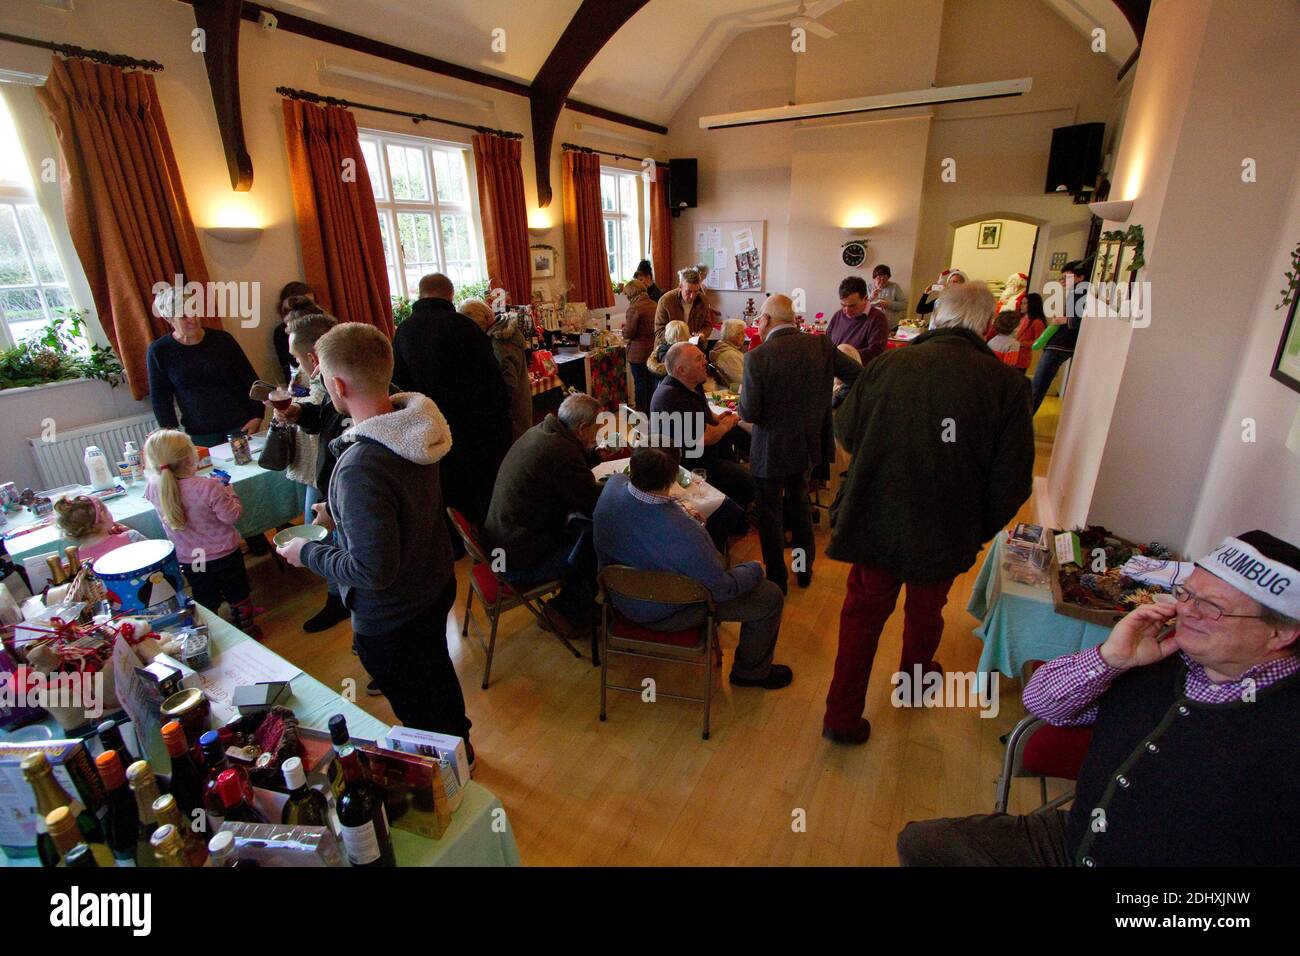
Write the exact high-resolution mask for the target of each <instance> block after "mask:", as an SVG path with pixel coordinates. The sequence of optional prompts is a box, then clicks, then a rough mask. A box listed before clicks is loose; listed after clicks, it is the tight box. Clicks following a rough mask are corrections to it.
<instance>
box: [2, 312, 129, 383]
mask: <svg viewBox="0 0 1300 956" xmlns="http://www.w3.org/2000/svg"><path fill="white" fill-rule="evenodd" d="M84 330H85V318H84V315H83V314H82V313H81V312H77V311H73V310H66V311H60V312H59V313H58V314H57V315H56V316H55V317H54V318H53V319H51V320H50V321H49V322H48V323H46V325H45V326H44V327H43V328H42V329H41V330H40V331H39V332H37V333H36V334H35V335H33V336H30V337H29V338H26V339H24V340H23V341H22V342H20V343H18V344H17V345H15V346H13V347H12V348H9V349H6V350H5V351H4V352H0V391H3V390H5V389H11V388H30V387H32V386H37V385H49V384H52V383H54V382H68V381H73V380H75V379H79V378H87V379H96V380H98V381H101V382H107V383H108V384H109V386H111V387H116V386H117V384H118V383H119V382H121V381H122V375H123V369H122V363H121V362H119V361H118V358H117V355H116V354H114V352H113V350H112V349H111V348H109V347H108V346H106V345H89V346H87V345H86V340H85V338H84V336H83V333H84Z"/></svg>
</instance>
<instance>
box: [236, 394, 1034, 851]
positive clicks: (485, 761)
mask: <svg viewBox="0 0 1300 956" xmlns="http://www.w3.org/2000/svg"><path fill="white" fill-rule="evenodd" d="M1058 413H1059V401H1058V400H1057V399H1054V398H1049V399H1048V400H1047V401H1046V402H1045V403H1044V406H1043V408H1042V410H1041V411H1040V414H1039V416H1038V420H1037V427H1038V430H1039V432H1040V435H1039V443H1038V456H1037V459H1038V460H1037V462H1036V465H1035V473H1036V474H1042V473H1044V472H1045V470H1046V468H1047V463H1048V460H1049V457H1050V443H1051V437H1052V435H1053V434H1054V432H1055V425H1056V418H1057V415H1058ZM827 500H829V498H828V499H827ZM1031 504H1032V502H1030V503H1027V504H1026V505H1025V507H1024V508H1023V509H1022V513H1021V515H1020V519H1021V520H1029V518H1030V516H1031V514H1032V510H1031ZM817 538H818V549H819V551H821V550H823V549H824V547H825V543H826V531H825V523H824V519H823V523H822V525H821V526H820V527H819V529H818V531H817ZM733 558H734V559H735V560H749V559H757V558H759V549H758V541H757V537H756V536H755V535H750V537H749V538H747V539H745V540H744V541H743V542H741V543H740V544H739V545H738V546H735V547H733ZM467 564H468V560H467V559H462V561H461V562H460V564H459V565H458V568H457V572H458V595H459V598H458V600H457V604H456V608H455V611H454V613H453V620H452V621H450V622H449V624H448V641H449V644H450V647H451V652H452V657H453V659H454V660H455V662H456V668H457V671H458V672H459V673H460V675H461V685H462V686H463V687H464V690H465V698H466V702H467V705H468V710H469V715H470V718H471V720H473V722H474V729H473V740H474V747H475V750H476V751H477V753H478V768H477V771H476V773H475V779H476V780H478V781H479V782H480V783H481V784H483V785H484V786H486V787H488V788H489V789H490V790H492V791H493V792H494V793H496V794H497V796H499V797H500V798H501V800H502V802H503V803H504V804H505V807H506V810H507V812H508V813H509V815H510V819H511V823H512V825H513V827H514V831H515V836H516V838H517V840H518V842H519V851H520V855H521V856H522V858H523V861H524V863H525V864H530V865H596V866H604V865H633V866H645V865H790V864H794V865H871V866H893V865H895V864H896V862H897V857H896V853H895V840H896V838H897V835H898V831H899V829H900V828H901V827H902V826H903V825H904V824H905V823H906V822H907V821H909V820H913V819H923V818H927V817H932V816H952V815H958V814H968V813H977V812H986V811H989V810H991V809H992V806H993V797H994V782H995V780H996V778H997V776H998V773H999V769H1000V766H1001V760H1002V755H1003V746H1002V744H1001V743H1000V742H999V740H998V738H999V736H1001V735H1002V734H1005V733H1006V732H1007V731H1008V730H1010V729H1011V728H1012V727H1013V726H1014V725H1015V723H1016V721H1017V720H1019V719H1020V717H1022V716H1023V714H1024V710H1023V707H1022V706H1021V704H1020V696H1019V695H1020V688H1019V686H1018V685H1017V684H1015V683H1014V682H1012V681H1008V680H1002V681H1001V682H1000V695H999V701H1000V710H999V712H998V713H997V715H996V716H995V717H992V718H987V719H986V718H981V717H980V716H979V714H978V711H977V710H974V709H937V708H936V709H929V710H925V709H917V710H905V709H896V708H894V707H891V706H890V704H889V692H890V686H889V675H890V674H891V673H893V671H894V670H896V669H897V664H898V660H899V652H900V646H901V628H902V607H901V603H902V602H901V601H900V602H899V603H900V606H899V609H898V611H897V612H896V613H895V615H894V616H893V617H892V618H891V619H890V621H889V623H888V624H887V626H886V628H885V632H884V635H883V636H882V638H881V644H880V651H879V654H878V655H877V659H876V666H875V670H874V672H873V675H872V681H871V689H870V693H869V695H868V700H867V716H868V717H869V718H870V720H871V723H872V727H873V731H872V737H871V740H870V742H869V743H867V745H866V746H863V747H843V746H837V745H834V744H831V743H829V742H828V741H826V740H824V739H823V738H822V736H821V725H822V713H823V710H824V705H825V698H826V690H827V686H828V685H829V682H830V677H831V671H832V665H833V663H834V660H835V646H836V634H837V628H838V621H839V611H840V604H841V601H842V600H843V595H844V583H845V578H846V576H847V573H848V567H849V566H848V565H845V564H840V563H838V562H834V561H830V560H825V559H823V560H820V561H818V562H817V565H816V572H815V578H814V580H813V584H812V587H810V588H809V589H807V590H801V589H799V588H794V587H792V588H791V591H790V596H789V599H788V601H787V603H786V607H785V618H784V622H783V624H782V628H781V636H780V640H779V642H778V644H777V651H776V660H777V661H778V662H781V663H785V664H789V665H790V666H791V667H792V668H793V669H794V674H795V678H794V683H793V684H792V685H791V686H789V687H787V688H785V689H783V690H779V691H764V690H760V689H751V688H733V687H732V686H731V685H730V684H729V683H728V682H727V681H726V680H725V677H721V678H720V679H719V680H718V683H717V684H716V685H715V695H714V707H713V726H712V734H711V738H710V739H709V740H708V741H704V740H701V739H700V713H701V712H700V707H699V705H697V704H689V703H682V702H676V701H671V700H662V699H661V700H659V701H658V702H656V703H643V702H642V701H641V699H640V697H636V696H632V695H627V694H611V700H610V706H609V719H608V721H607V722H605V723H601V722H600V721H599V720H598V719H597V713H598V698H599V676H598V675H599V671H598V670H597V669H595V668H593V667H592V666H591V662H590V660H588V659H587V658H586V657H584V658H583V659H582V660H578V659H575V658H574V657H573V656H572V655H571V654H570V653H569V652H568V651H567V650H565V649H564V648H563V647H562V646H561V645H560V644H559V643H558V642H557V641H556V640H555V638H554V637H552V636H551V635H549V634H547V633H545V632H543V631H541V630H539V629H538V628H537V627H536V625H535V624H534V623H533V619H532V617H531V616H530V615H529V614H528V613H527V612H526V611H524V610H522V609H521V610H517V611H514V612H512V613H511V614H509V615H507V616H506V617H505V619H504V620H503V622H502V630H501V632H500V635H499V637H498V641H497V653H496V659H495V661H494V663H493V683H492V686H491V687H490V688H489V689H488V690H486V691H484V690H482V689H481V688H480V684H481V682H482V671H483V653H482V651H481V649H480V648H479V646H478V644H477V643H476V642H475V641H474V639H473V634H472V632H471V636H470V637H469V638H468V639H462V638H461V636H460V625H461V620H462V617H461V615H462V611H463V609H464V600H465V594H466V588H467V584H466V581H465V569H466V566H467ZM978 566H979V565H978V564H977V565H976V566H975V568H972V569H971V571H969V572H968V573H966V574H964V575H962V576H961V577H959V578H958V579H957V581H956V583H955V584H954V586H953V589H952V592H951V594H950V595H949V600H948V606H947V608H946V609H945V611H944V620H945V624H946V629H945V632H944V637H943V643H942V645H941V646H940V649H939V655H938V656H939V660H940V662H941V663H942V664H943V665H944V667H945V668H946V669H947V670H948V671H970V670H974V668H975V665H976V662H977V660H978V658H979V653H980V646H981V645H980V642H979V640H978V639H977V638H976V637H974V636H973V634H972V633H971V631H972V629H973V628H974V627H975V625H976V621H975V620H974V619H973V618H972V617H971V616H970V615H969V614H968V613H967V612H966V603H967V600H968V599H969V597H970V589H971V584H972V582H973V581H974V579H975V574H976V570H977V569H978ZM250 573H251V576H252V578H253V584H254V599H255V601H256V603H257V604H259V605H262V606H264V607H265V608H266V609H267V610H266V613H265V615H264V616H263V617H262V618H261V624H262V628H263V631H264V632H265V635H266V643H267V646H269V647H270V648H272V649H273V650H275V651H276V652H277V653H279V654H281V655H282V656H284V657H286V658H288V659H289V660H291V661H293V662H294V663H295V664H297V665H298V666H300V667H302V668H303V670H305V671H307V672H308V673H310V674H312V675H314V676H315V677H317V678H318V679H320V680H321V681H323V682H324V683H325V684H327V685H329V686H331V687H335V688H338V689H339V690H340V692H343V691H344V690H345V689H346V686H347V685H346V682H347V680H348V679H349V678H350V679H352V680H354V681H355V682H356V684H355V685H354V686H355V687H356V693H357V703H358V704H359V705H360V706H361V707H363V708H365V709H366V710H368V711H370V712H371V713H373V714H374V715H375V716H377V717H379V718H380V719H382V720H385V721H389V722H393V721H394V720H395V718H394V716H393V712H392V710H391V709H390V708H389V706H388V704H387V702H386V701H385V700H384V698H382V697H367V696H366V695H365V693H364V688H365V685H366V680H367V678H366V675H365V672H364V671H363V669H362V667H361V665H360V663H359V662H358V660H357V658H356V657H355V656H354V655H353V654H352V653H351V651H350V643H351V632H350V629H349V627H348V624H347V623H346V622H345V623H343V624H340V625H337V626H336V627H334V628H332V629H331V630H330V631H328V632H326V633H324V634H316V635H311V634H305V633H303V631H302V630H301V623H302V621H303V620H305V619H306V618H307V617H309V616H310V615H311V614H312V613H314V612H315V610H316V609H317V608H318V607H319V606H320V604H321V602H322V601H323V598H324V586H323V584H322V583H321V582H320V580H319V579H318V578H316V577H315V576H314V575H312V574H311V573H310V572H308V571H305V570H296V569H287V570H285V571H283V572H281V571H279V570H277V568H276V567H275V565H274V563H273V562H271V561H270V560H269V559H266V558H263V559H258V560H256V561H254V562H252V563H250ZM478 617H479V620H480V623H484V620H483V618H482V614H481V611H479V612H478ZM738 627H739V625H735V624H728V625H724V626H723V628H722V643H723V648H724V652H725V654H726V658H727V659H726V662H725V667H726V668H729V667H730V664H731V660H730V659H731V654H732V652H733V651H734V649H735V646H736V635H737V628H738ZM585 653H586V649H585V648H584V654H585ZM615 666H617V665H615ZM623 666H625V667H626V665H623ZM617 673H618V671H616V670H615V669H614V666H612V667H611V676H613V675H615V674H617ZM623 673H624V675H625V676H624V678H623V682H624V683H628V684H632V685H634V686H635V685H639V684H640V680H641V677H643V676H645V675H646V674H651V675H653V676H655V677H656V680H657V683H658V687H659V689H660V690H662V691H667V692H672V690H673V681H674V679H676V680H677V681H678V684H677V686H678V687H682V686H683V684H682V683H681V682H682V681H686V682H689V684H687V685H685V686H687V687H688V688H689V689H688V690H687V692H688V693H693V692H694V691H695V690H696V689H697V688H698V686H699V678H698V671H695V670H693V669H689V668H680V669H676V670H674V669H673V668H671V667H670V666H668V665H663V666H662V669H660V670H653V671H650V670H644V669H640V670H638V671H637V673H635V674H632V673H628V672H627V671H623ZM725 673H726V671H725V669H724V671H723V672H722V674H724V675H725ZM1037 802H1038V800H1037V785H1036V784H1034V783H1032V782H1027V781H1022V782H1020V783H1019V784H1017V787H1016V788H1015V789H1014V790H1013V803H1012V809H1013V811H1014V810H1021V811H1027V810H1029V809H1032V807H1034V806H1036V805H1037ZM801 821H802V824H803V825H802V827H800V826H799V824H800V822H801Z"/></svg>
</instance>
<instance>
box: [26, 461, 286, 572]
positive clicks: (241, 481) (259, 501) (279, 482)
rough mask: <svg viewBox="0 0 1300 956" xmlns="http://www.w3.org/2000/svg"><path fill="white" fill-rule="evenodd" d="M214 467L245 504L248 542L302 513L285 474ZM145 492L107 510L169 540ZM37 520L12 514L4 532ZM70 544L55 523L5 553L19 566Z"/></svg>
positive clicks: (138, 489) (133, 491) (130, 493)
mask: <svg viewBox="0 0 1300 956" xmlns="http://www.w3.org/2000/svg"><path fill="white" fill-rule="evenodd" d="M215 464H216V466H217V467H218V468H221V469H222V470H223V471H226V472H229V474H230V485H231V487H232V488H234V489H235V493H236V494H238V495H239V500H240V501H241V502H242V503H243V505H244V513H243V515H242V516H241V517H240V519H239V524H238V525H236V528H238V530H239V533H240V534H241V535H243V536H244V537H248V536H250V535H254V534H259V533H261V532H263V531H266V530H267V529H268V528H275V527H277V526H279V525H282V524H287V523H289V522H291V521H293V519H294V518H296V517H298V516H299V515H301V514H302V512H303V486H302V485H300V484H299V483H298V482H296V481H293V480H291V479H289V478H287V477H285V474H284V472H282V471H267V470H266V469H265V468H262V467H259V466H258V464H257V463H256V462H251V463H249V464H247V465H236V464H234V463H233V462H220V461H218V462H215ZM200 474H201V475H211V474H212V472H211V471H209V470H207V469H204V470H203V471H201V472H200ZM144 488H145V483H144V482H143V481H137V482H135V483H134V484H132V485H129V486H127V488H126V494H125V495H123V496H121V497H119V498H114V499H112V500H111V501H106V502H104V503H105V504H106V505H108V510H109V511H110V512H112V514H113V517H114V518H116V519H117V520H118V521H120V522H121V523H122V524H124V525H126V526H127V527H128V528H134V529H135V530H136V531H139V532H140V533H141V534H142V535H144V536H145V537H146V538H165V537H167V535H166V533H165V532H164V531H163V526H162V520H161V519H160V518H159V517H158V512H156V511H155V510H154V508H153V505H151V504H149V502H148V501H146V500H145V497H144ZM86 490H87V491H88V490H89V489H86ZM34 520H35V519H33V518H30V517H29V515H28V513H27V511H26V510H24V511H23V512H21V513H20V514H10V515H9V524H8V525H6V526H5V528H4V529H3V530H4V531H5V532H6V533H12V532H14V531H17V530H18V529H20V528H22V527H25V526H26V525H29V524H31V523H32V522H33V521H34ZM71 543H72V542H70V541H65V540H64V539H63V536H62V535H60V534H59V529H58V527H57V526H56V525H53V524H51V525H50V526H49V527H47V528H42V529H41V530H39V531H32V532H30V533H28V534H24V535H19V536H18V537H16V538H7V539H6V541H5V549H6V550H7V551H8V552H9V554H10V555H12V556H13V558H14V560H15V561H17V562H18V563H20V564H21V563H22V560H23V558H25V557H29V556H31V555H37V554H52V553H54V552H56V551H62V550H63V548H64V547H66V546H67V545H69V544H71Z"/></svg>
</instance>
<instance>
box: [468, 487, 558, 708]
mask: <svg viewBox="0 0 1300 956" xmlns="http://www.w3.org/2000/svg"><path fill="white" fill-rule="evenodd" d="M447 517H449V518H450V519H451V524H452V527H454V528H455V529H456V533H457V534H459V535H460V539H461V541H462V542H463V543H464V545H465V550H466V551H467V552H468V553H469V557H470V561H472V562H473V563H472V564H471V565H470V569H469V585H470V586H469V593H468V594H467V595H465V621H464V623H463V624H462V625H461V629H460V636H461V637H468V636H469V626H470V622H471V620H473V617H472V615H471V613H470V610H471V608H472V607H473V604H474V595H475V594H477V595H478V597H479V600H480V601H481V602H482V603H483V609H484V611H485V613H486V614H487V616H488V620H489V621H490V622H491V623H492V632H491V635H490V636H489V638H488V640H487V641H486V642H484V640H483V632H482V631H481V630H480V628H479V626H478V622H477V621H474V636H475V638H476V639H477V640H478V642H479V646H480V647H482V648H483V652H484V653H485V654H486V655H487V661H486V663H485V664H484V665H483V689H484V690H487V686H488V681H489V680H490V678H491V676H492V655H493V654H494V653H495V651H496V646H497V626H498V623H499V622H500V620H501V615H502V614H505V613H506V612H507V611H513V610H514V609H515V608H517V607H526V608H528V610H529V612H530V613H531V614H532V615H533V617H535V618H537V623H538V624H539V625H540V626H541V627H542V629H543V630H545V631H549V632H550V633H552V634H554V635H555V637H556V639H557V640H559V641H560V643H561V644H563V645H564V646H565V647H567V648H568V649H569V650H570V652H572V654H573V656H574V657H582V653H581V652H580V651H579V650H578V649H577V648H576V647H574V646H573V645H572V644H571V643H570V642H569V639H568V638H567V637H565V636H564V635H563V634H560V633H558V632H557V631H556V630H555V629H554V628H553V627H552V626H551V624H550V622H549V621H548V620H547V619H546V614H545V612H544V611H543V609H542V606H541V599H542V598H543V597H545V596H546V595H548V594H551V593H553V592H555V591H558V590H559V589H560V582H559V580H553V581H543V582H542V583H540V584H536V585H534V586H532V587H530V588H528V589H527V590H525V591H520V590H519V589H518V588H516V587H515V586H514V585H513V584H511V583H510V582H509V581H507V580H506V579H505V577H504V576H503V575H501V574H499V573H498V572H497V571H495V570H493V568H492V560H491V558H489V557H488V555H487V552H485V551H484V550H483V547H482V546H481V545H480V544H479V542H478V536H477V535H476V534H475V533H474V529H473V528H472V527H471V526H470V523H469V522H468V521H467V520H466V519H465V516H464V515H462V514H461V513H460V512H459V511H457V510H456V509H455V508H448V509H447Z"/></svg>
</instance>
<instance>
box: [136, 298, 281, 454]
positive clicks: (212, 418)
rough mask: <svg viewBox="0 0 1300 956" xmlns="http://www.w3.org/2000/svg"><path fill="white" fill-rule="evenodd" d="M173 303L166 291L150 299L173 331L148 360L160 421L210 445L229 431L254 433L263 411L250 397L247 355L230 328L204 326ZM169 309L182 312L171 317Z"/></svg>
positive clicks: (251, 376) (252, 377) (251, 379)
mask: <svg viewBox="0 0 1300 956" xmlns="http://www.w3.org/2000/svg"><path fill="white" fill-rule="evenodd" d="M172 302H173V299H172V296H171V290H170V289H169V290H167V291H165V292H163V293H162V295H160V296H159V297H158V299H156V300H155V302H154V308H155V311H156V312H157V313H158V314H159V315H160V316H162V317H163V318H164V319H166V320H167V322H168V323H169V324H170V325H171V327H172V331H171V332H170V333H169V334H167V335H164V336H163V337H162V338H159V339H156V340H155V341H154V342H153V343H152V344H151V345H150V346H149V352H148V356H147V359H146V365H147V367H148V369H149V399H150V401H151V402H152V403H153V414H154V417H155V418H157V419H158V424H159V425H161V426H162V427H163V428H181V429H183V430H184V431H185V432H186V433H187V434H188V435H189V436H190V438H191V439H193V441H194V444H196V445H206V446H208V447H211V446H213V445H220V444H221V443H222V442H224V441H226V439H227V437H228V436H229V435H230V434H232V433H233V432H237V431H243V432H247V433H250V434H251V433H253V432H256V431H258V430H259V429H260V428H261V427H262V416H263V414H264V412H265V409H264V408H263V406H262V403H261V402H257V401H254V400H253V399H251V398H249V397H248V390H249V388H250V387H251V386H252V384H253V383H254V382H255V381H257V373H256V372H255V371H254V370H253V366H252V364H251V363H250V362H249V361H248V356H246V355H245V354H244V350H243V349H241V348H240V347H239V343H238V342H236V341H235V338H234V336H232V335H231V334H230V333H229V332H225V331H223V330H221V329H208V328H204V327H203V324H202V319H201V318H199V317H198V316H189V315H185V314H184V309H183V308H177V309H173V308H172ZM173 311H177V312H181V314H180V315H177V316H175V317H173V316H172V315H171V313H172V312H173ZM178 407H179V410H180V415H179V418H178V416H177V408H178Z"/></svg>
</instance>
